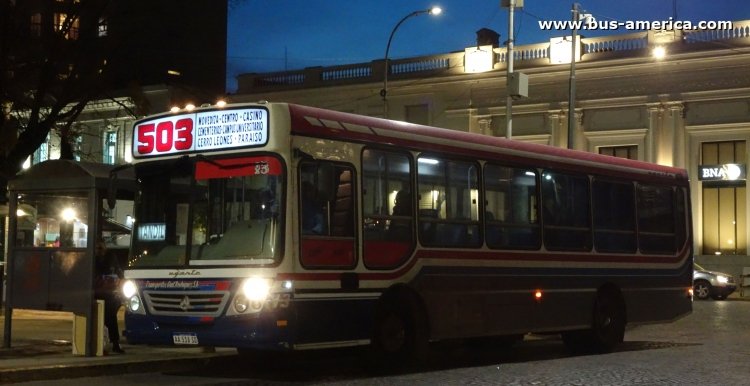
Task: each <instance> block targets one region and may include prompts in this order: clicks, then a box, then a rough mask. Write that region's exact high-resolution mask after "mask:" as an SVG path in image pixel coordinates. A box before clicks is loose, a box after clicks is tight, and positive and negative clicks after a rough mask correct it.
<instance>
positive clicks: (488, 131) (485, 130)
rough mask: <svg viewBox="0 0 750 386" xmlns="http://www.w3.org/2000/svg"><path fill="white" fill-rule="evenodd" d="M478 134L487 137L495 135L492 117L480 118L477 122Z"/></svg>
mask: <svg viewBox="0 0 750 386" xmlns="http://www.w3.org/2000/svg"><path fill="white" fill-rule="evenodd" d="M476 132H477V133H479V134H485V135H493V133H492V116H491V115H488V116H484V117H479V119H478V120H477V131H476Z"/></svg>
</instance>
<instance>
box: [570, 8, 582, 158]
mask: <svg viewBox="0 0 750 386" xmlns="http://www.w3.org/2000/svg"><path fill="white" fill-rule="evenodd" d="M580 7H581V6H580V4H578V3H573V10H572V11H573V23H572V24H571V27H572V29H573V41H572V42H570V81H569V87H568V89H569V91H570V93H569V94H568V149H573V148H574V145H575V144H574V143H573V140H574V137H575V124H576V117H575V111H576V108H575V103H576V48H577V47H576V42H577V41H578V25H577V23H578V21H579V19H580V16H579V15H580V12H581V11H580Z"/></svg>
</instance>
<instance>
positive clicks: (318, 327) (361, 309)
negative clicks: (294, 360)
mask: <svg viewBox="0 0 750 386" xmlns="http://www.w3.org/2000/svg"><path fill="white" fill-rule="evenodd" d="M375 304H376V299H374V298H360V299H346V298H331V297H326V298H318V299H295V301H294V307H295V309H296V310H297V326H296V328H295V330H296V336H297V338H296V342H295V344H312V343H322V342H342V341H354V340H365V339H370V335H371V334H370V332H371V331H372V321H373V320H374V311H375Z"/></svg>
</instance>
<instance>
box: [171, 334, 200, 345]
mask: <svg viewBox="0 0 750 386" xmlns="http://www.w3.org/2000/svg"><path fill="white" fill-rule="evenodd" d="M172 341H173V342H174V344H198V336H197V335H195V334H173V335H172Z"/></svg>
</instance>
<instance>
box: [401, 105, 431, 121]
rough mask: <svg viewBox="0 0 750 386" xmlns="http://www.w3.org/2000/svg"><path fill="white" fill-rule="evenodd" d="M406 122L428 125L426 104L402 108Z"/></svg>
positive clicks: (428, 117)
mask: <svg viewBox="0 0 750 386" xmlns="http://www.w3.org/2000/svg"><path fill="white" fill-rule="evenodd" d="M404 113H405V115H406V122H410V123H416V124H419V125H429V124H430V114H429V108H428V107H427V105H426V104H422V105H411V106H404Z"/></svg>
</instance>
